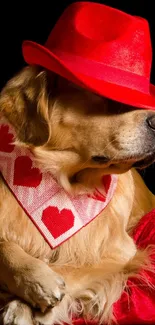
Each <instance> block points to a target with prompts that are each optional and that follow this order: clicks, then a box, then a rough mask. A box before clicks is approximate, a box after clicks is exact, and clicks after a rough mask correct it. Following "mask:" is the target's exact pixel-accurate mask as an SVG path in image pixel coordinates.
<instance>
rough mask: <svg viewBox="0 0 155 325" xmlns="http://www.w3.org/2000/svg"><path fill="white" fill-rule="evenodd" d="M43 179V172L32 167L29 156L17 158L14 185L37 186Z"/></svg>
mask: <svg viewBox="0 0 155 325" xmlns="http://www.w3.org/2000/svg"><path fill="white" fill-rule="evenodd" d="M41 180H42V174H41V173H40V170H39V169H38V168H33V167H32V160H31V158H30V157H28V156H20V157H17V158H16V160H15V165H14V185H18V186H26V187H37V186H38V185H39V184H40V183H41Z"/></svg>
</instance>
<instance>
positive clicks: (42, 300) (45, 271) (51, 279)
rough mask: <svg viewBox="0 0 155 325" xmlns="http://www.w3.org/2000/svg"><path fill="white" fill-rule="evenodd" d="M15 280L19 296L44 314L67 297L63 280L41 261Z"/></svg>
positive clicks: (27, 267) (36, 261) (37, 261)
mask: <svg viewBox="0 0 155 325" xmlns="http://www.w3.org/2000/svg"><path fill="white" fill-rule="evenodd" d="M15 280H16V286H17V287H18V295H19V296H20V297H21V298H22V299H24V300H25V301H27V302H28V303H30V304H31V305H32V306H33V307H34V308H39V309H40V310H41V311H42V312H44V311H45V310H46V309H47V308H48V307H54V306H55V305H57V303H58V302H60V301H61V300H62V298H63V296H64V295H65V283H64V280H63V278H62V277H61V276H60V275H59V274H57V273H56V272H54V271H53V270H52V269H51V268H50V267H49V266H48V265H46V264H45V263H44V262H42V261H40V260H35V263H34V264H32V263H31V265H30V266H26V269H25V271H24V272H22V273H20V274H18V275H16V279H15Z"/></svg>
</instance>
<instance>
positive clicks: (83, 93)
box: [0, 66, 155, 325]
mask: <svg viewBox="0 0 155 325" xmlns="http://www.w3.org/2000/svg"><path fill="white" fill-rule="evenodd" d="M0 112H1V114H3V115H4V116H5V117H6V118H7V119H8V121H9V122H10V123H11V124H12V125H13V127H14V128H15V130H16V140H17V141H18V145H20V146H25V145H26V146H28V147H29V148H31V151H32V152H33V154H34V157H35V159H36V161H37V162H38V163H39V164H40V165H41V166H42V170H46V171H49V172H51V173H52V174H54V175H55V177H56V178H57V180H58V181H59V182H60V184H61V185H62V187H63V188H64V189H65V190H66V191H68V192H70V193H73V194H74V193H83V192H85V191H87V192H89V190H91V188H93V187H94V186H96V185H98V184H99V183H100V179H101V176H102V175H106V174H118V184H117V188H116V192H115V195H114V196H113V198H112V200H111V202H110V203H109V204H108V206H107V207H106V208H105V210H104V211H103V212H102V213H101V215H100V216H99V217H97V218H95V219H94V220H93V221H92V222H91V223H90V224H88V225H87V226H86V227H84V228H83V229H82V230H80V231H79V232H78V233H76V234H75V235H74V236H73V237H71V238H70V239H69V240H67V241H66V242H64V243H63V244H62V245H60V246H59V247H58V248H56V249H53V250H52V249H51V248H50V246H49V245H48V244H47V242H46V241H45V240H44V238H43V236H42V235H41V234H40V232H39V231H38V230H37V228H36V227H35V226H34V224H33V223H32V222H31V221H30V219H29V218H28V216H27V215H26V214H25V212H24V211H23V210H22V208H21V207H20V206H19V204H18V203H17V201H16V199H15V198H14V196H13V195H12V193H11V192H10V191H9V189H8V187H7V186H6V184H5V183H4V181H3V178H0V265H1V270H0V286H1V292H0V300H1V319H2V323H3V324H16V325H19V324H20V325H23V324H24V325H26V324H27V325H30V324H39V323H41V324H49V325H52V324H61V323H63V322H64V321H65V322H71V318H72V316H82V317H84V318H87V319H89V318H91V319H92V318H93V319H97V320H98V321H100V322H107V323H108V322H111V321H112V320H113V304H114V302H116V301H117V300H118V299H119V298H120V296H121V293H122V291H123V289H124V286H125V283H126V281H127V279H128V277H130V276H131V275H134V274H138V272H139V270H140V268H141V267H149V258H148V253H147V251H140V250H139V249H137V248H136V246H135V244H134V241H133V239H132V236H131V234H132V230H133V228H134V227H135V226H136V225H137V223H138V222H139V220H140V219H141V218H142V216H143V215H145V214H146V213H147V212H149V211H150V210H151V209H153V208H154V207H155V198H154V196H153V194H152V193H151V192H150V191H149V190H148V188H147V187H146V186H145V184H144V182H143V180H142V178H141V177H140V175H139V173H138V172H137V171H136V170H135V169H134V167H137V168H144V167H145V166H147V165H149V164H151V163H152V162H153V161H154V160H155V112H154V111H149V110H142V109H139V108H136V107H129V106H127V105H124V104H120V103H117V102H114V101H112V100H109V99H107V98H102V97H100V96H98V95H96V94H94V93H91V92H89V91H88V90H87V89H84V88H83V89H82V88H80V87H77V86H76V85H74V84H72V83H71V82H69V81H67V80H65V79H63V78H61V77H60V76H58V75H55V74H53V73H52V72H49V71H46V70H43V69H41V68H40V67H34V66H28V67H26V68H24V69H23V70H22V71H21V72H20V73H19V74H17V75H16V76H14V77H13V78H12V80H10V81H9V82H8V83H7V84H6V86H5V87H4V89H3V90H2V92H1V97H0Z"/></svg>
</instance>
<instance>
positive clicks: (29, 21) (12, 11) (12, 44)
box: [0, 0, 155, 193]
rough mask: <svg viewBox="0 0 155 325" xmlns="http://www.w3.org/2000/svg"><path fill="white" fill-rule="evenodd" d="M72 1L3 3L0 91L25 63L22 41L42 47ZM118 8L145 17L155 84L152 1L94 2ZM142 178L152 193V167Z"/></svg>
mask: <svg viewBox="0 0 155 325" xmlns="http://www.w3.org/2000/svg"><path fill="white" fill-rule="evenodd" d="M73 2H75V1H69V0H68V1H66V0H61V1H60V0H57V1H56V0H55V1H54V0H51V1H44V0H42V1H41V2H40V3H39V1H36V2H35V1H31V2H23V1H20V2H19V3H18V1H13V3H12V2H11V1H10V4H9V1H6V3H5V2H4V1H3V4H2V3H1V6H0V11H1V18H0V89H1V88H2V87H3V86H4V84H5V82H6V81H7V80H8V79H9V78H11V77H12V76H13V75H14V74H15V73H16V72H18V71H19V70H20V69H21V68H22V67H23V66H24V65H25V62H24V60H23V57H22V53H21V44H22V41H23V40H25V39H29V40H33V41H36V42H39V43H41V44H43V43H44V42H45V41H46V39H47V36H48V34H49V33H50V31H51V29H52V27H53V25H54V24H55V22H56V20H57V19H58V17H59V16H60V15H61V13H62V12H63V10H64V9H65V7H66V6H67V5H69V4H71V3H73ZM94 2H100V3H104V4H106V5H109V6H112V7H115V8H118V9H121V10H123V11H126V12H127V13H129V14H133V15H137V16H141V17H144V18H146V19H147V20H148V21H149V24H150V32H151V39H152V47H153V62H152V71H151V82H152V83H153V84H155V10H154V8H153V6H154V4H153V2H154V1H153V0H124V1H119V0H101V1H94ZM142 176H143V178H144V180H145V182H146V184H147V185H148V187H149V188H150V190H151V191H152V192H153V193H155V165H154V164H153V165H151V166H150V167H149V168H147V169H145V170H144V171H143V172H142Z"/></svg>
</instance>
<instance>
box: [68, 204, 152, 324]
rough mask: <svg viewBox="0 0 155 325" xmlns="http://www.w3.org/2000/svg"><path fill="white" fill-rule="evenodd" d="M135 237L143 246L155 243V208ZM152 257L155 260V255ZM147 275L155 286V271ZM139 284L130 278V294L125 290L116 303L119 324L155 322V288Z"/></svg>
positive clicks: (78, 320)
mask: <svg viewBox="0 0 155 325" xmlns="http://www.w3.org/2000/svg"><path fill="white" fill-rule="evenodd" d="M133 238H134V240H135V242H136V244H137V245H138V247H141V248H145V247H147V246H148V245H155V209H154V210H153V211H151V212H150V213H148V214H147V215H145V216H144V217H143V218H142V219H141V221H140V223H139V224H138V226H137V227H136V229H135V231H134V234H133ZM152 258H153V260H155V255H154V256H152ZM145 276H146V278H147V279H148V281H149V282H150V283H151V284H152V286H155V273H153V272H145ZM141 283H142V282H141ZM139 284H140V282H139V281H138V280H136V279H134V278H133V279H129V281H128V286H129V290H128V294H126V292H125V291H124V292H123V294H122V296H121V299H120V300H119V301H118V302H117V303H115V306H114V313H115V316H116V320H117V322H118V324H119V325H126V324H127V325H131V324H132V325H134V324H135V325H136V324H146V325H148V324H155V288H154V289H153V288H152V289H150V288H149V287H148V286H147V285H146V284H145V286H140V285H139ZM74 324H75V325H84V324H85V322H84V321H83V320H82V319H77V320H75V321H74ZM94 324H96V323H95V322H87V325H94Z"/></svg>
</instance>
